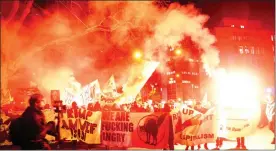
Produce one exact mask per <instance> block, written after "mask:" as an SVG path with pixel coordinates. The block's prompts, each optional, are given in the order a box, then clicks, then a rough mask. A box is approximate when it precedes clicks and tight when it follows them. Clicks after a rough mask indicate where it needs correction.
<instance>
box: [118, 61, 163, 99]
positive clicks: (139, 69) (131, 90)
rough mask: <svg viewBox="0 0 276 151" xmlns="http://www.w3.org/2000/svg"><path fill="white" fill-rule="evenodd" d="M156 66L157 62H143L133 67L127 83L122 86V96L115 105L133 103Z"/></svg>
mask: <svg viewBox="0 0 276 151" xmlns="http://www.w3.org/2000/svg"><path fill="white" fill-rule="evenodd" d="M158 65H159V62H155V61H143V62H142V64H139V65H136V66H134V67H133V68H132V73H131V75H130V76H129V78H128V81H127V83H126V85H125V86H124V93H123V95H121V96H120V97H119V98H118V99H117V100H116V101H115V103H119V104H122V103H132V102H134V101H135V98H136V96H137V94H138V93H139V92H140V90H141V89H142V88H143V86H144V85H145V83H146V82H147V81H148V79H149V78H150V76H151V75H152V73H153V72H154V71H155V69H156V68H157V66H158Z"/></svg>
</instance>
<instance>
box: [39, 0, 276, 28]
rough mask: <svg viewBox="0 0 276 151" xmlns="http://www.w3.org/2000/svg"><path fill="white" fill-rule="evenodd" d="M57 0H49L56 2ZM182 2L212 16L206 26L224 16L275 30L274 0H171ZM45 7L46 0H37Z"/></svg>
mask: <svg viewBox="0 0 276 151" xmlns="http://www.w3.org/2000/svg"><path fill="white" fill-rule="evenodd" d="M54 1H55V0H47V2H48V3H49V2H52V3H53V2H54ZM170 1H171V2H180V3H181V4H189V3H194V4H195V6H196V7H197V8H198V9H200V10H201V12H202V13H204V14H207V15H209V16H210V19H209V21H208V22H207V24H206V26H207V27H209V28H212V27H214V26H216V25H217V24H218V23H219V21H220V20H221V19H222V17H234V18H241V19H252V20H259V21H261V22H262V24H263V25H264V27H265V28H268V29H269V30H273V31H274V24H275V19H274V18H275V1H274V0H170ZM35 3H36V4H39V5H40V6H42V7H44V5H45V4H44V3H45V0H35Z"/></svg>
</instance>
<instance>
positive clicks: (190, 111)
mask: <svg viewBox="0 0 276 151" xmlns="http://www.w3.org/2000/svg"><path fill="white" fill-rule="evenodd" d="M182 113H183V114H186V115H187V114H188V115H192V114H194V110H190V109H183V110H182Z"/></svg>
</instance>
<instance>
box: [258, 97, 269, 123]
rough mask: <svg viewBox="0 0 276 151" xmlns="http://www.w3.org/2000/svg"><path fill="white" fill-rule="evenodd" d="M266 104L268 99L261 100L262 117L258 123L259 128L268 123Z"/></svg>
mask: <svg viewBox="0 0 276 151" xmlns="http://www.w3.org/2000/svg"><path fill="white" fill-rule="evenodd" d="M266 104H267V101H266V99H264V101H261V118H260V122H259V124H258V127H259V128H263V127H265V126H266V125H268V119H267V116H266Z"/></svg>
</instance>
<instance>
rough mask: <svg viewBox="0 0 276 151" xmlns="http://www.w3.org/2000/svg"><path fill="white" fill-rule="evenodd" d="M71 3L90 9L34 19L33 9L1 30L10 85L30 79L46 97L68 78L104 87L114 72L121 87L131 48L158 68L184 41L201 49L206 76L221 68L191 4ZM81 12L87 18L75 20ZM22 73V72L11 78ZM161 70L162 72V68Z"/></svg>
mask: <svg viewBox="0 0 276 151" xmlns="http://www.w3.org/2000/svg"><path fill="white" fill-rule="evenodd" d="M5 3H11V2H5ZM74 3H75V4H78V5H79V6H88V8H85V7H84V8H82V9H76V7H75V9H73V10H72V13H73V14H75V15H72V14H70V12H68V11H65V10H63V9H62V7H61V9H60V10H59V12H57V10H55V11H54V12H53V13H50V14H48V15H45V16H44V17H40V16H39V15H36V11H37V10H36V9H35V8H33V9H31V10H32V15H29V16H28V17H27V18H26V21H25V22H26V23H25V22H24V25H20V28H18V24H19V23H18V21H10V22H9V23H8V25H6V26H3V27H1V28H2V39H1V41H2V51H3V52H2V55H3V54H5V58H4V59H3V58H2V60H1V61H2V62H1V64H3V63H6V64H8V66H11V65H13V64H14V66H15V67H14V68H13V69H14V71H10V70H8V69H6V68H5V69H3V71H2V73H3V72H4V71H5V75H9V76H8V77H9V79H10V81H13V82H10V83H16V82H14V81H17V82H22V81H33V82H35V83H37V85H38V87H39V88H40V89H42V90H43V92H48V93H49V92H50V90H52V89H63V88H65V87H66V86H67V85H68V80H69V79H70V77H71V76H74V77H75V78H76V81H78V82H80V84H81V85H86V84H87V83H90V82H91V81H94V80H96V79H98V80H99V81H100V84H104V83H105V82H106V81H107V80H108V78H109V77H110V76H111V75H112V74H114V75H115V81H116V83H117V85H119V86H120V85H122V84H124V83H125V82H126V81H127V78H128V75H129V72H130V70H129V68H130V67H131V66H132V65H134V63H135V61H133V59H132V53H133V51H134V50H135V49H140V50H142V51H143V52H144V56H145V58H146V59H149V60H155V61H159V62H160V63H161V65H162V64H164V62H165V61H166V57H167V54H166V50H167V47H177V46H179V44H180V43H179V42H180V41H181V40H183V39H185V38H186V37H190V38H191V39H192V41H193V42H194V43H195V44H196V45H197V46H198V47H199V48H200V49H201V50H202V51H203V53H202V56H201V60H202V61H203V63H204V68H205V70H206V72H209V73H210V72H211V71H212V69H214V68H215V67H216V66H217V65H218V64H219V54H218V51H217V50H216V48H215V47H214V46H212V45H213V44H214V42H215V37H214V36H213V35H211V34H210V32H209V30H208V29H207V28H205V27H204V23H205V22H206V21H207V20H208V16H206V15H203V14H200V12H199V11H198V10H197V9H196V8H195V7H194V6H193V5H187V6H181V5H180V4H178V3H173V4H171V5H170V6H169V7H168V8H165V7H158V6H156V5H155V4H154V3H153V2H142V1H141V2H138V1H137V2H135V1H123V2H115V1H112V2H105V1H75V2H74ZM61 6H62V5H61ZM20 8H21V9H22V8H24V6H23V5H21V4H20ZM9 9H10V10H11V8H9ZM10 10H9V11H7V12H10ZM83 11H87V12H89V13H90V14H89V15H87V16H84V17H80V16H78V15H80V14H83ZM65 12H66V13H65ZM4 16H5V15H4ZM6 16H8V13H6ZM76 16H78V17H76ZM7 18H8V17H5V18H4V19H7ZM15 29H19V31H18V32H15V31H16V30H15ZM15 52H16V53H15ZM156 53H158V55H157V56H155V54H156ZM18 58H20V59H18ZM21 69H22V72H19V73H17V74H15V75H13V77H11V75H12V73H14V72H15V71H19V70H20V71H21ZM159 69H160V70H162V71H165V70H166V67H165V66H164V67H160V68H159ZM10 87H13V88H15V87H17V85H16V84H14V85H10Z"/></svg>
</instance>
